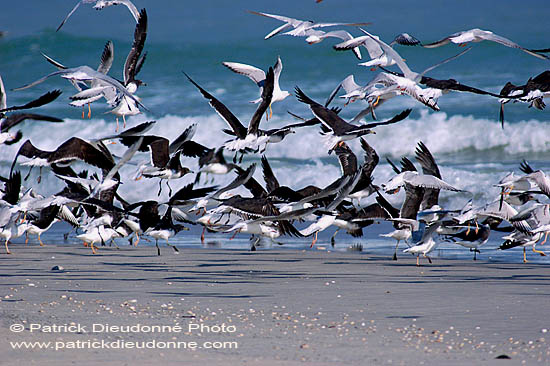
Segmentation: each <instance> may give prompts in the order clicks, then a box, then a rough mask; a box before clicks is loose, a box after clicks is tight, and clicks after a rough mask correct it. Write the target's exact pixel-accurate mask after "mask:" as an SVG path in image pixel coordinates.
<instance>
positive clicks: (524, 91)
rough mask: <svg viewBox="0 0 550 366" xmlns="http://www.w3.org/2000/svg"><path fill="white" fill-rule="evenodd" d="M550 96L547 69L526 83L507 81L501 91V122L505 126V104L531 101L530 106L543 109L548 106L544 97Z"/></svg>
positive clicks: (549, 73)
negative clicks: (516, 83)
mask: <svg viewBox="0 0 550 366" xmlns="http://www.w3.org/2000/svg"><path fill="white" fill-rule="evenodd" d="M549 96H550V71H549V70H546V71H543V72H542V73H540V74H538V75H537V76H535V77H533V78H529V80H527V83H525V84H524V85H514V84H512V83H511V82H507V83H506V84H505V85H504V87H503V88H502V90H501V91H500V96H499V97H500V99H499V102H500V115H499V119H500V123H501V126H502V128H504V104H506V103H508V102H510V101H513V102H514V103H516V102H524V103H529V107H532V106H533V107H535V108H537V109H539V110H543V109H544V108H545V107H546V104H545V103H544V100H543V99H544V98H546V97H549Z"/></svg>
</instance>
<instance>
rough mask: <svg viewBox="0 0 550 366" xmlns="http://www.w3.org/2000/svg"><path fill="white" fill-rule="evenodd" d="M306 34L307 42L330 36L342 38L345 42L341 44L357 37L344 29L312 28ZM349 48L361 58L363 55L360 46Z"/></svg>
mask: <svg viewBox="0 0 550 366" xmlns="http://www.w3.org/2000/svg"><path fill="white" fill-rule="evenodd" d="M306 34H307V35H308V36H307V38H306V42H307V43H309V44H316V43H319V42H321V41H322V40H324V39H325V38H329V37H332V38H339V39H341V40H342V41H343V42H341V43H339V44H343V43H348V42H352V41H353V40H354V39H355V38H354V37H353V36H352V35H351V34H350V33H349V32H346V31H344V30H335V31H331V32H325V31H322V30H310V31H308V32H307V33H306ZM333 47H334V46H333ZM335 49H336V48H335ZM348 49H351V50H352V51H353V54H354V55H355V57H357V59H359V60H361V57H362V56H361V50H360V49H359V47H357V46H355V47H350V48H348Z"/></svg>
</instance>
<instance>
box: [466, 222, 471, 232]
mask: <svg viewBox="0 0 550 366" xmlns="http://www.w3.org/2000/svg"><path fill="white" fill-rule="evenodd" d="M469 234H470V221H468V230H466V236H467V235H469Z"/></svg>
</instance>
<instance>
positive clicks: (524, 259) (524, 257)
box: [523, 247, 527, 263]
mask: <svg viewBox="0 0 550 366" xmlns="http://www.w3.org/2000/svg"><path fill="white" fill-rule="evenodd" d="M523 263H527V255H526V254H525V247H523Z"/></svg>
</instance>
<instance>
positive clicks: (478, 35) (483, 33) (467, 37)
mask: <svg viewBox="0 0 550 366" xmlns="http://www.w3.org/2000/svg"><path fill="white" fill-rule="evenodd" d="M482 41H491V42H496V43H500V44H502V45H504V46H506V47H511V48H517V49H520V50H522V51H523V52H526V53H528V54H530V55H531V56H535V57H538V58H540V59H543V60H548V59H549V57H548V56H546V55H541V54H539V53H536V52H534V50H529V49H527V48H524V47H522V46H520V45H519V44H517V43H515V42H512V41H511V40H509V39H507V38H504V37H502V36H499V35H496V34H494V33H493V32H491V31H487V30H482V29H479V28H474V29H470V30H466V31H461V32H457V33H453V34H451V35H450V36H447V37H445V38H443V39H440V40H439V41H436V42H433V43H428V44H423V45H422V47H426V48H435V47H441V46H444V45H446V44H447V43H449V42H452V43H455V44H458V45H460V46H463V45H465V44H466V43H468V42H482Z"/></svg>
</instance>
